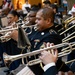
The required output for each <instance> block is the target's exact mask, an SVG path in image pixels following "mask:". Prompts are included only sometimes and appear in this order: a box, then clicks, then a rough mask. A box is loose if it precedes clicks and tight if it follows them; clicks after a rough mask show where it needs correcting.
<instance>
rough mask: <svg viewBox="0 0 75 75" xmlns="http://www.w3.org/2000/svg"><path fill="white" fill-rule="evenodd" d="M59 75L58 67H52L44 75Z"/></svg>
mask: <svg viewBox="0 0 75 75" xmlns="http://www.w3.org/2000/svg"><path fill="white" fill-rule="evenodd" d="M56 74H57V68H56V66H52V67H50V68H49V69H47V70H46V71H45V72H44V74H43V75H56Z"/></svg>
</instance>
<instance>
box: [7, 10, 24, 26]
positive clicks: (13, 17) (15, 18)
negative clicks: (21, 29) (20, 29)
mask: <svg viewBox="0 0 75 75" xmlns="http://www.w3.org/2000/svg"><path fill="white" fill-rule="evenodd" d="M7 19H8V23H9V25H11V24H12V23H14V22H15V23H16V24H21V25H23V24H24V21H23V20H22V19H21V18H20V15H19V14H18V12H17V11H16V10H12V11H10V12H9V14H8V15H7Z"/></svg>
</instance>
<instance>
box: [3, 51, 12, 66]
mask: <svg viewBox="0 0 75 75" xmlns="http://www.w3.org/2000/svg"><path fill="white" fill-rule="evenodd" d="M3 59H4V64H5V66H7V67H9V66H10V64H11V63H12V61H11V60H9V59H10V55H8V54H6V53H5V52H4V53H3Z"/></svg>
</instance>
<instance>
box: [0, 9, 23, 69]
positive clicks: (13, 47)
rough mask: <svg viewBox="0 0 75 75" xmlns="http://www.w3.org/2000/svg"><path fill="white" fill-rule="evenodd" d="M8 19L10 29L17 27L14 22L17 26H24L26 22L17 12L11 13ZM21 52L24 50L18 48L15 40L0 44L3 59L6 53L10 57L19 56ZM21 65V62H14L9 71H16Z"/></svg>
mask: <svg viewBox="0 0 75 75" xmlns="http://www.w3.org/2000/svg"><path fill="white" fill-rule="evenodd" d="M7 19H8V22H9V28H13V27H16V26H15V25H14V24H12V23H13V22H15V23H16V24H17V25H19V24H20V25H23V23H24V21H23V20H22V19H20V17H19V14H18V13H17V12H16V11H15V10H12V11H11V12H9V14H8V15H7ZM9 32H10V31H9ZM11 33H12V32H11ZM11 33H10V36H11ZM10 36H6V38H8V39H9V38H10ZM14 36H15V35H14ZM21 51H22V50H21V49H19V48H18V47H17V42H16V41H15V40H13V39H10V40H9V41H5V42H2V43H0V53H1V54H0V56H1V57H2V55H3V52H6V53H7V54H9V55H17V54H20V53H21ZM2 59H3V58H2ZM20 63H21V60H17V61H14V62H13V63H12V64H11V65H10V67H9V69H10V70H14V69H16V68H17V67H18V66H19V65H20ZM2 64H3V63H2Z"/></svg>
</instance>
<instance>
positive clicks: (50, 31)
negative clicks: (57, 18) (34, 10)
mask: <svg viewBox="0 0 75 75" xmlns="http://www.w3.org/2000/svg"><path fill="white" fill-rule="evenodd" d="M49 33H50V34H57V32H56V31H55V30H53V29H50V30H49Z"/></svg>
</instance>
